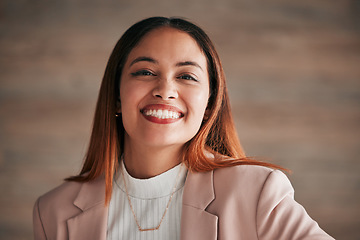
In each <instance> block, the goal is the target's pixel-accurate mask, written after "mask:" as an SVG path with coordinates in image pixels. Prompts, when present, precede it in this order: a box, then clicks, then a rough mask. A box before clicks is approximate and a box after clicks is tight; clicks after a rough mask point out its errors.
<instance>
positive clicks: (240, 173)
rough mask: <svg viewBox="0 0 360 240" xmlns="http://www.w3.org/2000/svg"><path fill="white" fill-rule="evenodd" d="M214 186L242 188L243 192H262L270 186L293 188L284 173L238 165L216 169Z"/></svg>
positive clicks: (266, 168) (255, 166) (265, 168)
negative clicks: (245, 190)
mask: <svg viewBox="0 0 360 240" xmlns="http://www.w3.org/2000/svg"><path fill="white" fill-rule="evenodd" d="M214 185H218V186H220V187H223V186H227V188H234V189H239V187H241V189H242V190H244V189H246V188H251V189H253V190H257V191H262V190H263V188H264V187H265V186H266V187H267V186H268V185H270V187H271V186H273V187H279V186H280V185H285V186H287V187H291V184H290V181H289V179H288V178H287V176H286V175H285V174H284V173H283V172H282V171H280V170H276V169H272V168H268V167H263V166H258V165H238V166H234V167H227V168H220V169H216V170H214ZM234 189H232V190H234Z"/></svg>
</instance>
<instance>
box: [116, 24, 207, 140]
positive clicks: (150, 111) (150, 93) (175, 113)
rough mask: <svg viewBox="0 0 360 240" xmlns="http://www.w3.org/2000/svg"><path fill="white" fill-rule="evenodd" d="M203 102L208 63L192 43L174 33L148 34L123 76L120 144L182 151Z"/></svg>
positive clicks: (196, 126) (198, 122)
mask: <svg viewBox="0 0 360 240" xmlns="http://www.w3.org/2000/svg"><path fill="white" fill-rule="evenodd" d="M208 98H209V76H208V71H207V61H206V57H205V56H204V54H203V53H202V51H201V49H200V48H199V46H198V44H197V43H196V41H195V40H194V39H193V38H192V37H191V36H190V35H188V34H187V33H185V32H182V31H179V30H177V29H174V28H169V27H162V28H159V29H155V30H153V31H151V32H150V33H148V34H147V35H145V37H144V38H143V39H142V40H141V41H140V42H139V43H138V45H137V46H136V47H135V48H134V49H132V51H131V52H130V54H129V56H128V57H127V60H126V62H125V65H124V67H123V70H122V75H121V80H120V111H121V115H122V120H123V125H124V129H125V143H126V144H135V145H138V144H142V145H146V146H152V147H166V146H174V145H178V146H182V145H183V144H184V143H186V142H187V141H189V140H190V139H191V138H192V137H194V136H195V134H196V133H197V132H198V130H199V128H200V125H201V123H202V120H203V117H204V112H205V109H206V106H207V102H208Z"/></svg>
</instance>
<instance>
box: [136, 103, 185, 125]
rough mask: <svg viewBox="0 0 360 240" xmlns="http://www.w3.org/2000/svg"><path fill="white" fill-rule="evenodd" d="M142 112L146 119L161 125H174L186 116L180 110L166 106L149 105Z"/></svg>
mask: <svg viewBox="0 0 360 240" xmlns="http://www.w3.org/2000/svg"><path fill="white" fill-rule="evenodd" d="M140 112H141V114H142V115H143V116H144V117H145V119H147V120H149V121H150V122H153V123H159V124H169V123H173V122H176V121H178V120H180V119H181V118H182V117H183V116H184V114H183V113H182V112H181V110H180V109H178V108H177V107H174V106H170V105H166V104H151V105H147V106H146V107H144V108H143V109H141V110H140Z"/></svg>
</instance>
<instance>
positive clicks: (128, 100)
mask: <svg viewBox="0 0 360 240" xmlns="http://www.w3.org/2000/svg"><path fill="white" fill-rule="evenodd" d="M144 95H145V90H144V89H143V88H142V87H141V86H139V85H138V84H131V83H123V84H120V102H121V109H122V111H126V110H128V109H129V108H130V107H133V106H134V105H135V106H136V105H138V103H139V101H140V100H141V98H142V97H143V96H144ZM133 110H134V109H133Z"/></svg>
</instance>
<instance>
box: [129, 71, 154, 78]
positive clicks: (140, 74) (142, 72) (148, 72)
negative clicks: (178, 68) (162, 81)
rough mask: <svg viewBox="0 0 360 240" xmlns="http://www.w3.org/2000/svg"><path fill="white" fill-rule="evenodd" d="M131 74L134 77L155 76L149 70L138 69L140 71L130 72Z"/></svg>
mask: <svg viewBox="0 0 360 240" xmlns="http://www.w3.org/2000/svg"><path fill="white" fill-rule="evenodd" d="M131 75H133V76H134V77H136V76H155V74H154V73H152V72H151V71H149V70H140V71H137V72H134V73H131Z"/></svg>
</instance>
